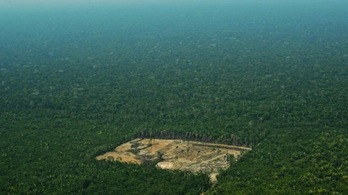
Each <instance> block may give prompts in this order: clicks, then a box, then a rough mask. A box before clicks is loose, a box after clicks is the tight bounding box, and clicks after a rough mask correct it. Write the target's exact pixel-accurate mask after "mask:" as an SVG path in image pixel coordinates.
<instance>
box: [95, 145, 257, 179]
mask: <svg viewBox="0 0 348 195" xmlns="http://www.w3.org/2000/svg"><path fill="white" fill-rule="evenodd" d="M249 150H251V148H247V147H240V146H233V145H226V144H215V143H205V142H197V141H184V140H169V139H134V140H131V141H129V142H127V143H124V144H122V145H120V146H118V147H116V148H115V150H114V151H110V152H107V153H105V154H103V155H100V156H97V157H96V159H97V160H112V161H119V162H124V163H134V164H143V163H147V162H157V164H156V166H157V167H159V168H161V169H171V170H182V171H190V172H193V173H198V172H201V173H207V174H208V175H209V178H210V181H211V182H212V183H213V184H214V183H216V181H217V176H218V174H219V171H220V170H226V169H227V168H229V167H230V164H231V163H230V160H231V157H232V156H233V157H234V159H235V160H238V159H239V158H240V157H241V155H242V154H243V152H245V151H249Z"/></svg>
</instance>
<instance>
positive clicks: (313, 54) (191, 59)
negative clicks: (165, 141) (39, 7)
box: [0, 19, 348, 194]
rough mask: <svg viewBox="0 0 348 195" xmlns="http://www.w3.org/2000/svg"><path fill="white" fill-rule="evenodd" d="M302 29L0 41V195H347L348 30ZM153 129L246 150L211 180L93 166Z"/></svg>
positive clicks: (144, 169)
mask: <svg viewBox="0 0 348 195" xmlns="http://www.w3.org/2000/svg"><path fill="white" fill-rule="evenodd" d="M279 20H281V19H279ZM272 22H275V21H272ZM276 22H281V21H276ZM159 23H160V24H158V25H164V24H162V23H161V21H160V22H159ZM300 24H302V25H303V26H301V28H299V29H295V30H294V26H293V25H289V26H282V27H281V28H279V29H278V30H277V31H274V32H273V34H270V33H269V31H270V30H272V29H273V28H275V27H273V26H272V27H269V26H267V25H261V24H259V23H258V25H261V26H263V27H264V28H260V29H258V33H259V34H256V33H255V31H248V30H246V29H247V28H249V26H248V25H246V24H245V25H243V24H241V26H239V27H240V28H239V29H242V30H241V31H243V33H241V32H239V31H226V30H223V29H224V28H226V27H221V26H218V25H217V26H215V28H212V26H210V28H209V30H208V29H198V28H197V29H195V28H193V29H192V30H191V31H187V32H186V31H185V32H179V33H177V32H176V31H175V33H173V32H172V31H169V30H170V28H169V27H168V28H169V30H168V28H165V27H163V29H165V30H163V32H161V33H158V34H157V35H156V36H154V37H152V36H150V35H152V34H154V32H151V31H150V30H149V29H150V27H146V26H141V23H137V24H136V25H139V26H140V27H137V28H135V29H130V30H129V29H128V31H131V32H133V33H134V34H129V33H128V32H123V31H122V30H120V31H116V32H112V33H110V34H107V35H105V32H100V31H98V30H95V31H91V32H88V33H86V34H84V36H79V35H78V34H64V33H62V34H61V37H57V34H50V35H41V34H35V33H34V32H31V29H30V28H26V32H25V33H24V32H22V33H18V34H17V35H13V36H16V39H15V38H14V39H13V40H11V41H9V40H7V39H6V40H5V39H1V46H0V51H1V52H0V148H1V154H0V194H93V193H96V194H199V193H201V192H206V194H310V193H314V194H320V193H323V194H347V193H348V187H347V186H348V130H347V127H348V120H347V119H348V108H347V105H348V88H347V83H348V47H347V45H348V39H347V36H346V33H347V27H345V28H344V27H338V26H337V25H336V26H335V25H333V26H328V27H326V28H325V30H323V31H319V32H316V31H313V30H312V31H311V32H309V31H310V29H317V28H314V26H315V27H317V26H316V25H318V24H310V23H308V24H307V23H306V22H303V23H300ZM118 25H119V24H118ZM180 25H183V26H184V27H186V26H185V25H184V24H180ZM209 25H213V23H212V24H209ZM311 25H312V26H311ZM319 26H320V25H319ZM213 27H214V26H213ZM36 28H39V27H36ZM139 29H145V30H144V31H140V30H139ZM337 29H341V31H337ZM35 30H37V29H35ZM108 30H109V29H108ZM108 30H106V31H107V32H109V31H108ZM138 30H139V31H138ZM195 30H203V31H204V32H205V33H202V34H197V31H195ZM291 30H293V32H292V33H289V32H290V31H291ZM167 31H168V32H167ZM294 31H295V32H294ZM1 33H3V34H6V33H8V32H4V31H3V32H1ZM114 34H117V36H114ZM6 35H7V34H6ZM102 35H105V36H102ZM319 35H320V37H321V38H318V37H319ZM7 36H9V35H7ZM42 36H44V37H43V38H42ZM38 37H41V39H40V40H41V41H37V40H36V38H38ZM52 48H53V49H52ZM156 131H157V132H160V131H166V132H175V133H179V134H180V133H185V132H192V133H195V134H199V135H204V136H207V137H211V138H215V140H218V138H219V137H223V136H229V135H231V134H233V135H236V136H238V138H239V139H240V140H242V142H243V141H245V142H247V143H248V145H251V146H252V148H253V149H252V151H250V152H247V153H246V154H245V155H244V156H243V157H242V158H241V159H240V160H239V161H238V162H235V163H233V166H232V167H231V168H229V169H228V170H226V171H223V172H222V173H221V174H220V176H219V180H218V184H217V185H216V186H214V187H213V188H211V186H210V184H209V179H208V177H207V176H206V175H204V174H198V175H194V174H191V173H187V172H180V171H165V170H159V169H157V168H155V167H154V166H151V165H144V166H136V165H130V164H122V163H117V162H103V161H96V160H95V156H96V155H98V154H101V153H102V152H105V151H108V150H111V149H113V148H114V147H116V146H117V145H119V144H121V143H123V142H124V141H126V140H129V139H130V138H132V137H134V136H135V135H138V134H139V133H140V132H156Z"/></svg>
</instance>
